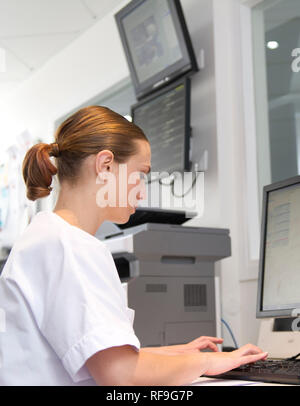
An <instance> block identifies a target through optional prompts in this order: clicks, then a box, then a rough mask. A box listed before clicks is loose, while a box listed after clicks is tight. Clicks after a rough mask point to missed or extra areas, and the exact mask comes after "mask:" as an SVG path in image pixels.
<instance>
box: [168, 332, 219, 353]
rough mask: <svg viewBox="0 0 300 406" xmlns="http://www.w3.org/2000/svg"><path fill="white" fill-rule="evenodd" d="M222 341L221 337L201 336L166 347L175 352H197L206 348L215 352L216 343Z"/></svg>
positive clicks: (216, 349) (216, 348)
mask: <svg viewBox="0 0 300 406" xmlns="http://www.w3.org/2000/svg"><path fill="white" fill-rule="evenodd" d="M222 342H223V338H217V337H208V336H201V337H198V338H196V339H195V340H193V341H191V342H189V343H187V344H182V345H172V346H170V347H168V348H170V351H175V352H176V353H177V354H183V353H193V352H199V351H201V350H205V349H207V348H209V349H210V350H212V351H214V352H217V351H219V349H218V347H217V345H216V344H221V343H222Z"/></svg>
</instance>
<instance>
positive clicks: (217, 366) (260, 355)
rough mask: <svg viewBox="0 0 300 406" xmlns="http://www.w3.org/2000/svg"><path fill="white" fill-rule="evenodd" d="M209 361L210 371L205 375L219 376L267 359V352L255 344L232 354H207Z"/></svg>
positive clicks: (243, 347) (247, 345) (244, 346)
mask: <svg viewBox="0 0 300 406" xmlns="http://www.w3.org/2000/svg"><path fill="white" fill-rule="evenodd" d="M206 354H207V360H208V369H207V370H206V372H205V375H207V376H210V375H219V374H222V373H224V372H227V371H230V370H231V369H234V368H237V367H239V366H240V365H244V364H249V363H251V362H255V361H258V360H263V359H266V358H267V356H268V353H267V352H263V351H262V350H261V349H260V348H258V347H256V346H255V345H253V344H246V345H243V346H242V347H240V348H239V349H238V350H235V351H231V352H218V353H206Z"/></svg>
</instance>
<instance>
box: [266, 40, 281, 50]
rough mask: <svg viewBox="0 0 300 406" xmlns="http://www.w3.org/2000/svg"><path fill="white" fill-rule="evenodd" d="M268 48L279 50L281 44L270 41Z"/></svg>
mask: <svg viewBox="0 0 300 406" xmlns="http://www.w3.org/2000/svg"><path fill="white" fill-rule="evenodd" d="M267 47H268V48H269V49H277V48H278V47H279V44H278V42H277V41H269V42H268V43H267Z"/></svg>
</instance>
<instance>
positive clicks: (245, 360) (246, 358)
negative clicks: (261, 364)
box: [240, 352, 268, 365]
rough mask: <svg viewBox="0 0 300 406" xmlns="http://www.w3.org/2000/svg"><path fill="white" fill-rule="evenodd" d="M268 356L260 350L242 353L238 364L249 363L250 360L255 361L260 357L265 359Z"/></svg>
mask: <svg viewBox="0 0 300 406" xmlns="http://www.w3.org/2000/svg"><path fill="white" fill-rule="evenodd" d="M267 356H268V353H267V352H260V353H259V354H251V355H244V356H243V357H241V358H240V361H241V363H240V365H244V364H249V363H251V362H256V361H259V360H261V359H266V358H267Z"/></svg>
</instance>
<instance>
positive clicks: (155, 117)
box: [131, 78, 190, 180]
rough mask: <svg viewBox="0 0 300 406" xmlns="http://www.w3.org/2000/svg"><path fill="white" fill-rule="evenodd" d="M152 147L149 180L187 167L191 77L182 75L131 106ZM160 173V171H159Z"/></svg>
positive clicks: (188, 166) (188, 163) (187, 168)
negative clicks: (181, 77) (182, 76)
mask: <svg viewBox="0 0 300 406" xmlns="http://www.w3.org/2000/svg"><path fill="white" fill-rule="evenodd" d="M131 114H132V120H133V122H134V123H135V124H137V125H138V126H139V127H140V128H141V129H142V130H143V131H144V133H145V134H146V136H147V138H148V140H149V142H150V146H151V179H152V180H153V179H155V177H156V178H159V177H160V174H161V173H162V172H167V173H168V174H170V175H171V174H172V172H176V171H179V172H181V173H182V172H183V171H185V170H187V171H188V170H189V169H190V162H189V153H190V151H189V149H190V141H189V138H190V79H189V78H184V79H181V80H180V81H177V82H175V83H173V84H172V85H170V86H168V87H166V88H164V89H161V90H160V91H159V92H156V93H155V94H154V95H151V96H149V97H147V98H146V99H144V100H143V101H141V102H139V103H137V104H135V105H134V106H132V107H131ZM158 173H159V174H158Z"/></svg>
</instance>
